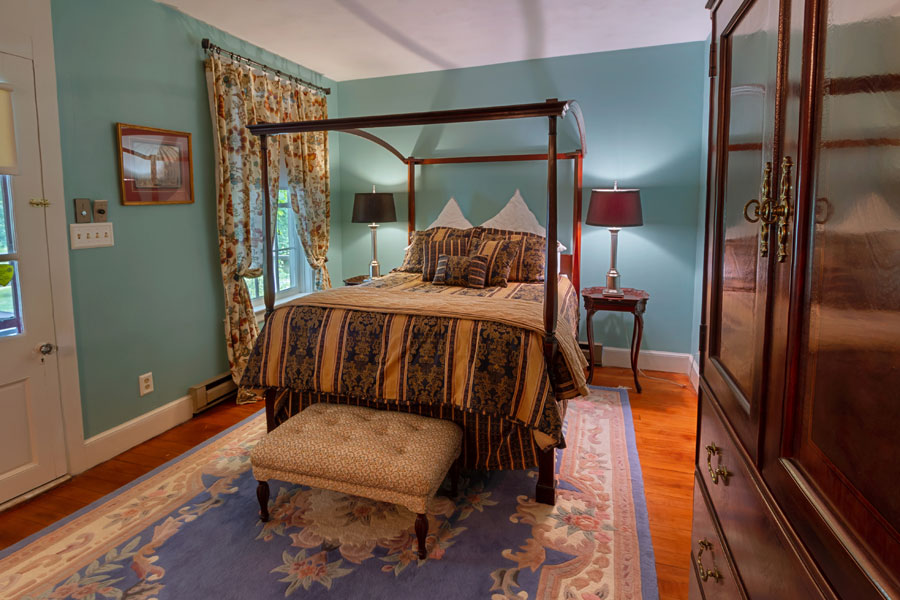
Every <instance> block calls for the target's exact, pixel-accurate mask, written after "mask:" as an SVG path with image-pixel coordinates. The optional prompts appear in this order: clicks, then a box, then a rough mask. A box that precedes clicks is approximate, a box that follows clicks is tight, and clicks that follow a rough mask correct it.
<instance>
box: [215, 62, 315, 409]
mask: <svg viewBox="0 0 900 600" xmlns="http://www.w3.org/2000/svg"><path fill="white" fill-rule="evenodd" d="M206 74H207V87H208V90H209V99H210V111H211V114H212V121H213V135H214V140H215V143H214V146H215V152H216V184H217V187H218V194H217V196H218V197H217V211H216V214H217V223H218V234H219V260H220V263H221V268H222V282H223V284H224V286H225V342H226V349H227V354H228V362H229V365H230V368H231V375H232V378H233V379H234V380H235V382H239V381H240V378H241V375H242V374H243V372H244V368H245V367H246V365H247V359H248V357H249V355H250V351H251V350H252V348H253V343H254V341H255V340H256V337H257V335H258V334H259V329H258V327H257V325H256V318H255V315H254V313H253V303H252V301H251V299H250V292H249V290H248V289H247V285H246V283H245V281H244V278H245V277H250V278H253V277H259V276H261V275H262V273H263V265H264V264H265V252H266V249H265V248H264V245H265V236H264V227H265V219H264V216H263V211H264V206H263V204H264V202H263V195H262V170H261V159H260V144H259V138H257V137H256V136H255V135H252V134H251V133H250V132H249V130H247V128H246V127H247V125H252V124H255V123H262V122H267V123H277V122H282V121H297V120H300V119H302V118H327V109H325V98H324V97H323V96H321V95H319V94H315V93H313V92H310V91H309V90H307V89H306V88H304V87H301V86H300V85H299V84H295V83H293V82H290V81H286V80H283V79H276V78H272V77H271V76H267V75H266V74H264V73H261V72H258V71H254V70H253V69H251V68H250V67H249V66H247V65H244V64H240V63H237V62H233V61H230V60H227V59H222V58H221V57H220V56H219V55H217V54H212V55H211V56H210V57H209V58H208V59H207V61H206ZM306 104H309V105H310V106H311V108H310V109H309V111H307V110H306V109H305V105H306ZM307 114H309V115H310V116H301V115H307ZM312 115H315V116H312ZM319 115H321V116H319ZM282 159H283V160H284V162H285V165H286V167H287V172H288V182H289V187H290V194H291V206H292V207H293V210H294V211H295V212H296V213H297V214H298V216H299V218H298V223H299V225H298V230H301V231H300V239H301V241H302V243H303V246H304V249H305V250H306V254H307V258H308V260H309V263H310V265H312V266H313V267H314V268H316V269H317V271H318V273H319V276H318V277H317V281H320V282H321V285H322V286H323V287H329V286H330V280H329V278H328V271H327V269H326V268H325V253H326V252H327V251H328V237H329V228H328V222H329V218H330V195H329V177H328V146H327V139H326V136H325V135H324V134H322V135H321V136H318V137H316V136H314V135H313V134H293V135H290V136H287V135H285V136H278V135H276V136H269V144H268V154H267V161H268V173H269V181H268V185H269V194H270V198H272V203H271V208H272V223H273V225H274V223H275V204H276V202H275V200H276V199H277V198H278V189H279V185H278V184H279V179H280V177H279V175H280V173H279V165H280V164H281V161H282ZM323 220H324V226H323V225H322V221H323ZM273 235H274V233H273ZM323 237H324V240H323V239H322V238H323ZM239 400H240V398H239Z"/></svg>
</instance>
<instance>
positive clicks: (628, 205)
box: [584, 189, 644, 227]
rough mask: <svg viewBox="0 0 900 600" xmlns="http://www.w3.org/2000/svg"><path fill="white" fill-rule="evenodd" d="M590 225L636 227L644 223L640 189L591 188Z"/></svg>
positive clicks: (588, 216) (587, 219)
mask: <svg viewBox="0 0 900 600" xmlns="http://www.w3.org/2000/svg"><path fill="white" fill-rule="evenodd" d="M584 222H585V223H587V224H588V225H598V226H601V227H636V226H638V225H643V224H644V218H643V215H642V214H641V191H640V190H625V189H612V190H591V203H590V205H589V206H588V212H587V218H586V219H585V221H584Z"/></svg>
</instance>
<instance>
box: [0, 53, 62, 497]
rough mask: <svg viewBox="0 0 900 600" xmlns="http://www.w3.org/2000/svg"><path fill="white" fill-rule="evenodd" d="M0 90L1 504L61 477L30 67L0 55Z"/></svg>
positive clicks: (53, 345) (58, 414) (53, 342)
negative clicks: (3, 88) (9, 144)
mask: <svg viewBox="0 0 900 600" xmlns="http://www.w3.org/2000/svg"><path fill="white" fill-rule="evenodd" d="M0 82H2V83H5V84H7V85H11V86H12V88H13V92H12V103H13V115H14V122H15V130H16V145H17V150H18V152H17V154H18V169H17V173H16V174H15V175H0V284H4V282H5V284H4V285H0V449H2V450H0V503H3V502H5V501H6V500H9V499H11V498H14V497H16V496H18V495H20V494H23V493H25V492H27V491H29V490H32V489H34V488H36V487H39V486H41V485H43V484H45V483H47V482H49V481H52V480H53V479H56V478H57V477H59V476H61V475H63V474H65V472H66V454H65V443H64V438H63V422H62V409H61V405H60V399H59V385H58V373H57V366H56V352H55V348H56V340H55V336H54V325H53V311H52V302H51V300H52V299H51V289H50V265H49V260H48V251H47V231H46V225H45V214H44V212H45V208H44V207H42V206H41V205H40V204H41V199H42V198H43V196H44V194H43V185H42V183H41V153H40V144H39V140H38V117H37V110H36V106H35V87H34V71H33V65H32V62H31V61H30V60H28V59H25V58H21V57H19V56H13V55H11V54H5V53H2V52H0ZM10 267H11V268H10ZM10 276H11V277H10ZM42 346H43V348H42ZM42 350H43V353H42Z"/></svg>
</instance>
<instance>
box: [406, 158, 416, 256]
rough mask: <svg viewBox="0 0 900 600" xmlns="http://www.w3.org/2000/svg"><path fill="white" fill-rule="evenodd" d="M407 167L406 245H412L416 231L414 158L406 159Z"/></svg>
mask: <svg viewBox="0 0 900 600" xmlns="http://www.w3.org/2000/svg"><path fill="white" fill-rule="evenodd" d="M406 166H407V170H406V195H407V204H406V223H407V225H406V238H407V239H406V243H410V242H412V234H413V231H415V230H416V161H415V159H413V157H412V156H410V157H409V158H407V159H406Z"/></svg>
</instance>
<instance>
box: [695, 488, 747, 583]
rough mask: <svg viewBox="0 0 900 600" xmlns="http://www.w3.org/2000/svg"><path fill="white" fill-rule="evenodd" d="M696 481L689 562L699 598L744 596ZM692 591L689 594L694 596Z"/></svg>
mask: <svg viewBox="0 0 900 600" xmlns="http://www.w3.org/2000/svg"><path fill="white" fill-rule="evenodd" d="M700 486H701V484H700V482H699V481H698V480H697V479H696V477H695V479H694V522H693V524H692V526H691V561H692V562H693V565H692V569H691V570H692V571H693V572H694V573H693V576H694V577H699V581H697V583H698V584H699V586H698V587H699V588H700V589H701V590H702V598H705V599H706V600H735V599H737V598H743V597H745V596H744V594H742V593H741V592H740V588H741V585H740V583H739V582H738V580H737V577H736V575H735V572H734V568H733V566H732V564H731V560H730V559H729V557H728V549H727V548H726V547H725V545H724V544H723V543H722V540H721V539H720V538H719V534H718V532H717V531H716V527H715V524H714V523H715V521H714V518H713V515H712V514H711V511H710V508H709V506H708V505H707V503H706V498H705V497H704V494H703V490H702V489H701V487H700ZM695 594H696V592H693V593H692V594H691V598H694V595H695Z"/></svg>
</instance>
